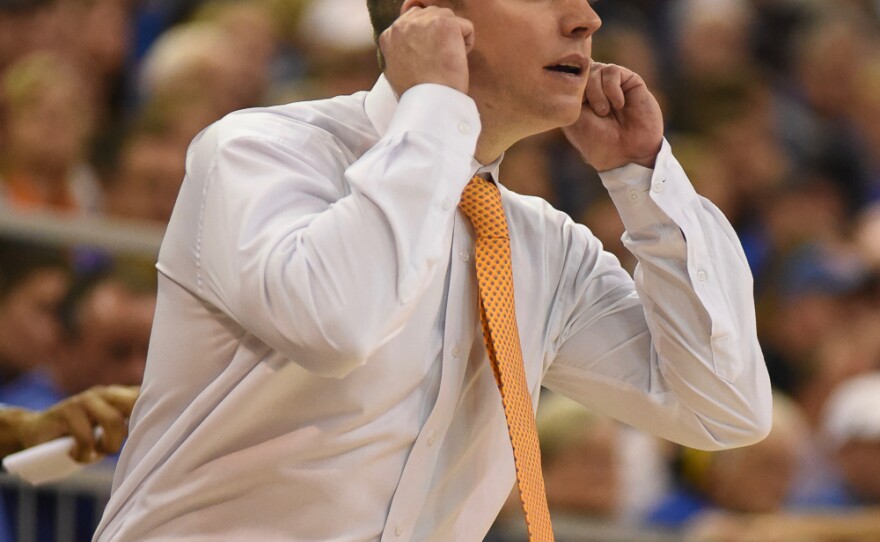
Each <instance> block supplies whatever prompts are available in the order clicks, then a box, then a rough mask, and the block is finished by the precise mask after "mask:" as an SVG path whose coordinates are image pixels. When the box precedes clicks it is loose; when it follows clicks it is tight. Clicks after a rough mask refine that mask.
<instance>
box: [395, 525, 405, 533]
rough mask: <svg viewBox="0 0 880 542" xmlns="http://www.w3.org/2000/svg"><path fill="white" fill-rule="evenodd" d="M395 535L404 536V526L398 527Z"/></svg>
mask: <svg viewBox="0 0 880 542" xmlns="http://www.w3.org/2000/svg"><path fill="white" fill-rule="evenodd" d="M394 534H396V535H397V536H402V535H403V525H398V526H397V527H395V528H394Z"/></svg>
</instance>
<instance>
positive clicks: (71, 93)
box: [0, 53, 101, 212]
mask: <svg viewBox="0 0 880 542" xmlns="http://www.w3.org/2000/svg"><path fill="white" fill-rule="evenodd" d="M2 93H3V97H4V98H5V100H6V104H7V107H8V110H7V120H8V124H7V137H6V141H7V146H6V147H5V148H4V149H3V150H2V151H0V152H2V154H0V160H2V162H0V164H2V165H0V178H2V183H0V190H2V191H3V193H2V194H0V203H2V202H3V201H5V203H6V204H7V205H9V206H11V207H15V208H20V209H52V210H56V211H66V212H96V211H98V210H99V209H100V207H101V190H100V186H99V185H98V183H97V180H96V178H95V175H94V172H93V171H92V169H91V168H90V166H89V165H88V163H87V162H86V161H85V159H86V151H87V145H88V142H89V137H90V134H91V130H92V120H93V119H92V116H91V110H90V102H89V99H88V97H87V95H86V88H85V82H84V81H83V78H82V77H81V76H80V74H79V72H78V71H77V70H76V68H75V66H74V65H73V64H71V63H70V62H68V61H66V60H64V59H63V58H62V57H60V56H56V55H54V54H51V53H34V54H32V55H30V56H26V57H24V58H22V59H20V60H19V61H18V62H16V63H15V64H13V65H12V66H11V67H10V68H9V69H8V70H7V72H6V73H5V74H4V75H3V78H2Z"/></svg>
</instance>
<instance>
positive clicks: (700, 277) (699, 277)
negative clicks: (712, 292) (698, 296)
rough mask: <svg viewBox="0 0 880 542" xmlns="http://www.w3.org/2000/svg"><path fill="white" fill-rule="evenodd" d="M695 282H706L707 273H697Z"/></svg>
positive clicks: (701, 271) (700, 271)
mask: <svg viewBox="0 0 880 542" xmlns="http://www.w3.org/2000/svg"><path fill="white" fill-rule="evenodd" d="M697 280H698V281H700V282H706V281H707V280H709V273H706V272H705V271H703V270H702V269H700V270H699V271H697Z"/></svg>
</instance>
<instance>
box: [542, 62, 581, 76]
mask: <svg viewBox="0 0 880 542" xmlns="http://www.w3.org/2000/svg"><path fill="white" fill-rule="evenodd" d="M544 69H545V70H548V71H551V72H558V73H567V74H569V75H575V76H578V77H580V75H581V74H582V73H584V69H583V68H582V67H581V66H578V65H576V64H554V65H552V66H547V67H545V68H544Z"/></svg>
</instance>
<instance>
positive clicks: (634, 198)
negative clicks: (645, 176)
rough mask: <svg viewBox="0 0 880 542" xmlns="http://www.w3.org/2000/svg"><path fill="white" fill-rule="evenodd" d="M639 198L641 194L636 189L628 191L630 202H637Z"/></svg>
mask: <svg viewBox="0 0 880 542" xmlns="http://www.w3.org/2000/svg"><path fill="white" fill-rule="evenodd" d="M640 199H642V195H641V194H640V193H639V191H638V190H630V191H629V200H630V201H631V202H633V203H636V202H638V201H639V200H640Z"/></svg>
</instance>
